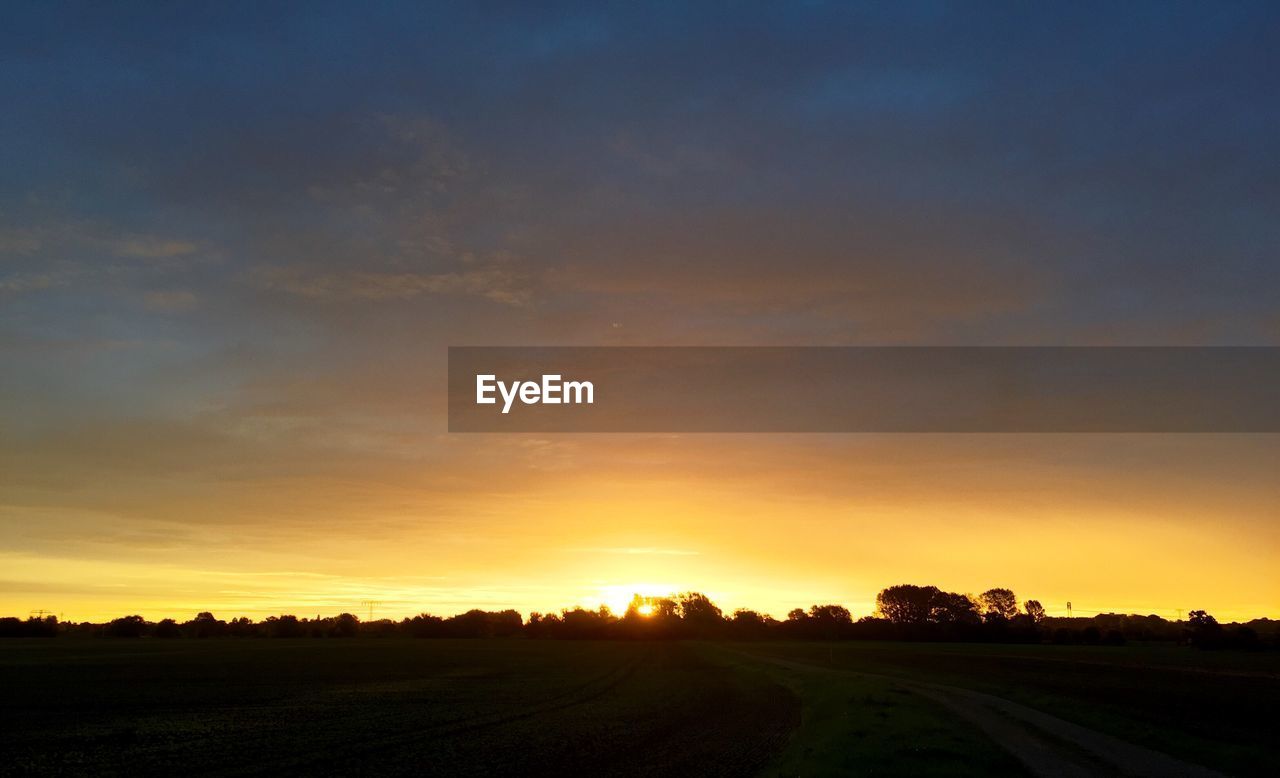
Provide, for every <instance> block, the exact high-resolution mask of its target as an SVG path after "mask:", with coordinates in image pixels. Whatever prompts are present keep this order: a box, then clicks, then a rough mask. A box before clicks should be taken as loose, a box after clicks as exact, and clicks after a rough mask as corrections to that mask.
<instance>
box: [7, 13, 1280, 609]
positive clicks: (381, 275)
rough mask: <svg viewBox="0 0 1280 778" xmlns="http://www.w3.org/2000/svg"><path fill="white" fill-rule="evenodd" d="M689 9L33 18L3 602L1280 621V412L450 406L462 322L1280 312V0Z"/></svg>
mask: <svg viewBox="0 0 1280 778" xmlns="http://www.w3.org/2000/svg"><path fill="white" fill-rule="evenodd" d="M687 5H688V4H684V3H675V4H671V5H670V6H665V7H664V6H662V5H661V4H629V5H622V6H619V7H617V8H614V9H604V8H593V7H592V6H589V5H584V6H573V5H568V4H566V5H563V6H556V8H555V10H552V11H548V10H540V11H538V12H534V11H532V10H530V9H525V8H524V7H523V6H522V5H521V4H512V5H511V6H510V7H501V6H496V5H495V6H488V7H487V10H483V11H482V10H481V9H479V8H477V7H473V6H472V4H456V5H454V6H450V7H445V6H429V5H426V4H417V3H414V4H409V3H406V4H403V5H396V4H384V5H379V6H378V7H377V8H375V9H369V8H364V7H357V6H356V4H346V5H345V6H344V5H332V6H326V5H323V4H319V3H306V4H301V5H298V6H295V7H290V6H289V5H287V4H283V3H282V4H271V5H270V7H265V8H264V7H262V4H253V3H248V4H237V3H218V4H207V5H196V4H173V5H162V4H156V5H149V6H144V5H128V6H116V7H108V6H106V5H102V4H85V5H83V6H76V5H66V6H59V7H57V8H55V7H53V6H52V4H34V3H33V4H30V5H25V6H22V7H13V8H9V9H8V10H7V12H6V17H7V19H6V22H5V23H4V24H3V25H0V52H3V54H0V104H3V105H4V106H6V108H5V109H4V110H0V615H10V614H12V615H18V616H26V615H27V614H28V613H29V612H32V611H35V610H37V609H43V610H47V611H51V612H53V613H57V614H62V615H64V616H65V617H66V618H68V619H75V620H81V619H93V620H99V619H106V618H113V617H116V616H120V615H124V614H128V613H140V614H142V615H144V616H146V617H148V618H153V619H158V618H161V617H165V616H172V617H175V618H178V619H179V620H183V619H187V618H190V617H191V616H193V615H194V614H195V613H196V612H197V611H202V610H211V611H213V612H214V613H216V614H217V615H218V616H220V617H224V618H229V617H231V616H235V615H241V614H243V615H250V616H254V617H261V616H265V615H268V614H275V613H280V612H292V613H297V614H298V615H304V616H311V615H315V614H324V615H331V614H335V613H339V612H342V611H353V612H358V613H360V614H361V615H362V617H363V616H364V615H365V614H366V613H367V606H362V603H363V602H366V601H377V602H378V603H380V604H379V605H377V606H375V615H376V616H394V617H397V618H398V617H402V616H408V615H413V614H415V613H418V612H422V611H430V612H434V613H437V614H451V613H456V612H459V611H462V610H466V609H468V608H472V607H480V608H486V609H497V608H506V607H513V608H516V609H517V610H520V611H521V612H523V613H525V614H527V613H528V612H529V611H533V610H540V611H546V610H558V609H559V608H561V607H564V606H568V605H573V604H585V605H590V606H595V605H598V604H600V603H602V602H603V603H608V604H613V605H615V606H617V605H619V604H623V603H625V602H626V601H627V600H629V599H630V596H631V594H632V593H633V592H640V593H643V594H661V593H666V592H672V591H685V590H698V591H704V592H706V593H708V594H709V595H711V597H712V598H713V599H715V600H716V601H717V602H718V603H719V604H720V605H721V606H723V607H725V608H726V609H729V610H731V609H733V608H736V607H753V608H757V609H760V610H764V611H768V612H771V613H773V614H774V615H775V616H783V615H784V614H785V613H786V611H787V610H789V609H791V608H793V607H807V606H808V605H811V604H813V603H815V602H823V603H826V602H834V603H842V604H845V605H846V606H848V607H849V608H850V609H851V610H852V611H853V612H854V615H855V616H862V615H866V614H868V613H869V612H870V611H871V609H872V608H873V606H874V598H875V594H876V592H877V591H878V590H879V589H881V588H883V587H885V586H888V585H891V584H896V583H919V584H936V585H938V586H941V587H944V588H947V589H952V590H956V591H961V592H974V593H977V592H981V591H982V590H984V589H987V588H990V587H992V586H1007V587H1010V588H1012V589H1014V590H1015V591H1016V592H1017V593H1018V595H1019V596H1020V598H1021V599H1026V598H1030V597H1035V598H1037V599H1040V600H1041V601H1042V602H1044V604H1045V606H1046V607H1047V608H1048V609H1049V611H1050V613H1053V614H1064V613H1065V603H1066V602H1067V601H1068V600H1070V601H1072V602H1073V603H1074V605H1075V608H1076V611H1077V614H1078V615H1081V614H1082V615H1090V614H1091V613H1093V612H1096V611H1108V610H1120V611H1125V612H1130V611H1132V612H1141V613H1149V612H1155V613H1159V614H1161V615H1164V616H1167V617H1174V616H1175V615H1176V614H1177V611H1178V609H1182V610H1183V611H1184V612H1185V611H1186V610H1188V609H1192V608H1207V609H1208V610H1210V612H1212V613H1214V614H1215V615H1217V616H1218V617H1219V619H1233V618H1241V619H1247V618H1251V617H1256V616H1271V617H1273V618H1276V617H1280V572H1278V571H1280V477H1278V476H1280V436H1277V435H1274V434H1271V435H1264V434H1256V435H1215V434H1198V435H1154V434H1148V435H1139V434H1132V435H1115V434H1112V435H1108V434H1093V435H1085V434H1081V435H1017V434H1012V435H941V434H938V435H906V434H899V435H857V434H846V435H834V434H833V435H542V436H538V435H501V434H496V435H463V434H449V433H448V432H447V429H446V418H445V387H446V381H445V379H446V375H445V363H446V349H447V347H448V346H451V345H454V346H457V345H1280V306H1277V299H1278V298H1280V292H1278V290H1280V261H1278V260H1280V217H1278V214H1280V175H1277V171H1280V140H1278V139H1280V7H1277V6H1276V5H1275V4H1274V3H1256V4H1251V3H1231V4H1222V3H1205V4H1201V5H1189V4H1171V3H1155V4H1143V3H1124V4H1119V3H1108V4H1098V5H1094V4H1089V3H1071V4H1069V5H1065V4H1064V5H1063V6H1061V7H1057V8H1053V9H1049V8H1047V7H1045V6H1043V5H1041V4H1027V3H1014V4H1009V5H986V6H975V5H972V4H949V3H925V4H906V3H903V4H896V3H895V4H891V5H890V4H872V5H866V6H862V5H857V4H850V5H845V4H833V5H830V6H828V5H825V4H822V3H814V4H804V5H802V6H797V7H794V8H789V9H784V8H783V7H782V5H781V4H779V5H778V6H776V7H773V8H769V7H765V6H756V5H752V4H743V5H740V6H738V5H735V6H733V7H732V8H730V7H729V6H726V5H724V4H706V5H705V6H704V7H703V8H702V9H701V10H698V9H696V8H695V9H690V8H688V7H687ZM304 11H305V12H304Z"/></svg>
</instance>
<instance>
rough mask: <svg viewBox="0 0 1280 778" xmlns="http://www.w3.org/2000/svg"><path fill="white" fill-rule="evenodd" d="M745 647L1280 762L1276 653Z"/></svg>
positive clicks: (1218, 759)
mask: <svg viewBox="0 0 1280 778" xmlns="http://www.w3.org/2000/svg"><path fill="white" fill-rule="evenodd" d="M750 648H751V650H752V651H756V652H760V653H763V654H766V655H770V656H776V657H781V658H787V659H792V660H802V661H806V662H812V663H815V664H822V665H830V666H834V667H838V668H841V669H846V670H856V671H863V672H868V673H876V674H882V675H884V676H889V677H901V678H905V679H913V680H926V681H935V682H938V683H945V684H950V685H953V686H959V687H963V688H968V689H974V690H977V691H983V692H988V693H991V694H995V695H997V696H1000V697H1004V698H1007V699H1010V700H1014V701H1017V702H1021V703H1024V704H1026V705H1030V706H1031V707H1034V708H1037V709H1040V710H1043V711H1045V712H1047V713H1051V714H1053V715H1055V716H1058V717H1060V718H1063V719H1066V720H1068V721H1074V722H1076V723H1079V724H1082V725H1084V726H1087V727H1090V728H1092V729H1096V730H1099V731H1102V732H1106V733H1108V734H1112V735H1116V736H1118V737H1120V738H1122V739H1125V740H1128V741H1130V742H1133V743H1138V744H1141V745H1145V746H1148V747H1150V748H1153V749H1156V750H1158V751H1163V752H1165V753H1168V754H1170V755H1173V756H1176V757H1179V758H1182V759H1185V760H1187V761H1190V762H1195V763H1200V764H1203V765H1206V766H1208V767H1213V768H1215V769H1218V770H1222V771H1224V772H1227V773H1230V774H1233V775H1273V774H1274V766H1275V765H1276V764H1280V746H1278V745H1277V741H1276V739H1275V737H1274V726H1275V724H1274V722H1275V719H1274V714H1275V710H1276V705H1277V703H1280V656H1277V655H1276V654H1275V653H1274V652H1268V653H1241V652H1202V651H1197V650H1195V649H1190V648H1185V647H1176V646H1164V645H1161V646H1124V647H1098V646H1094V647H1089V646H1039V645H1032V646H1010V645H983V644H928V643H871V642H850V643H840V644H835V645H834V646H833V645H831V644H818V643H808V644H806V643H774V644H761V645H756V646H751V647H750Z"/></svg>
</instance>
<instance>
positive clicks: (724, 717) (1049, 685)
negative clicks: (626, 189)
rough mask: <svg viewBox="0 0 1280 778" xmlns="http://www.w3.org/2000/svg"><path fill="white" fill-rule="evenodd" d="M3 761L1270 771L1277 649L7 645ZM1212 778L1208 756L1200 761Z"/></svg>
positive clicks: (24, 764)
mask: <svg viewBox="0 0 1280 778" xmlns="http://www.w3.org/2000/svg"><path fill="white" fill-rule="evenodd" d="M0 689H3V702H2V708H0V730H3V732H4V737H3V738H2V739H0V772H3V773H6V774H50V773H86V772H90V773H94V774H112V773H114V774H124V773H130V774H137V773H139V772H150V773H156V772H164V773H174V772H184V773H197V774H200V773H219V774H257V773H267V772H272V773H334V774H337V773H340V774H369V775H388V774H391V775H394V774H407V773H413V774H418V775H421V774H438V775H468V774H470V775H481V774H485V775H491V774H513V773H514V774H539V773H540V774H550V773H555V774H582V775H658V774H680V775H749V774H758V773H764V774H782V775H797V774H803V775H821V774H842V773H864V774H865V773H873V774H890V775H921V774H935V775H986V774H1000V775H1016V774H1026V773H1031V774H1035V773H1041V774H1047V773H1050V772H1052V773H1054V774H1073V773H1077V774H1092V775H1098V774H1108V773H1115V772H1128V773H1131V774H1132V773H1136V774H1143V773H1146V774H1153V775H1165V774H1171V771H1174V772H1176V771H1181V772H1184V774H1197V772H1198V771H1200V770H1202V769H1204V768H1209V769H1212V770H1217V771H1219V772H1223V773H1229V774H1243V775H1264V774H1272V773H1271V771H1272V769H1273V768H1274V765H1275V764H1277V763H1280V749H1277V747H1276V745H1274V742H1273V741H1274V737H1273V734H1274V731H1273V728H1274V721H1275V719H1274V712H1275V710H1276V707H1277V703H1278V702H1280V661H1277V657H1276V656H1275V654H1273V653H1263V654H1242V653H1228V652H1221V653H1211V652H1199V651H1195V650H1191V649H1179V648H1174V647H1153V648H1145V647H1137V646H1128V647H1123V648H1078V647H1077V648H1068V647H1051V646H1008V645H954V644H952V645H929V644H884V643H838V644H832V643H798V642H797V643H742V644H707V643H702V644H699V643H680V642H573V641H531V640H487V641H486V640H475V641H445V640H419V641H414V640H400V639H396V640H371V639H357V640H315V641H312V640H280V641H271V640H173V641H161V640H132V641H129V640H92V639H85V640H73V639H62V640H47V641H38V640H9V641H0ZM1201 774H1205V773H1201Z"/></svg>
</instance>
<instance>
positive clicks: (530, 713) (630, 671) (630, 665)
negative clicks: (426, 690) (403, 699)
mask: <svg viewBox="0 0 1280 778" xmlns="http://www.w3.org/2000/svg"><path fill="white" fill-rule="evenodd" d="M647 661H649V657H647V656H639V657H633V658H631V659H629V660H627V661H625V662H622V663H621V664H619V665H617V666H616V667H613V668H611V669H610V670H609V671H607V672H605V673H602V674H600V675H598V676H596V677H595V678H593V679H591V680H589V681H586V682H585V683H582V684H580V685H578V686H577V687H575V688H573V689H570V690H569V691H566V692H564V693H563V694H560V695H557V696H555V697H551V698H548V699H546V700H543V701H541V702H540V703H538V704H536V705H530V706H526V707H523V708H519V709H516V710H506V711H500V712H495V713H482V714H477V715H474V716H463V717H459V718H457V719H452V720H449V721H443V722H440V723H438V724H434V725H431V726H428V727H423V728H420V729H412V730H405V731H401V732H396V733H391V734H387V735H384V736H381V737H376V738H372V739H369V738H366V739H363V740H361V742H360V745H359V746H358V747H352V748H343V749H342V750H341V751H338V752H329V753H327V754H325V755H323V756H314V757H313V756H310V755H291V756H284V757H280V758H277V759H267V760H259V761H257V762H256V763H255V764H254V765H253V767H252V768H251V769H229V770H218V771H217V772H218V774H220V775H256V774H260V773H264V772H269V771H271V770H274V769H300V768H306V767H308V766H316V765H321V764H323V765H326V766H327V767H330V768H331V767H333V766H334V764H335V763H336V762H347V761H350V760H352V759H356V758H359V757H361V756H366V755H369V754H375V753H378V752H384V751H386V750H389V749H394V748H396V747H398V746H404V745H406V744H410V743H415V742H419V741H422V740H430V739H435V738H440V737H449V736H453V735H458V734H462V733H465V732H474V731H477V730H483V729H490V728H493V727H499V726H502V725H504V724H510V723H511V722H513V721H520V720H522V719H528V718H533V717H534V716H540V715H543V714H546V713H553V712H556V711H560V710H565V709H568V708H572V707H575V706H578V705H583V704H585V703H588V702H591V701H592V700H595V699H598V698H600V697H602V696H604V695H605V694H608V693H609V692H610V691H612V690H613V689H615V688H617V687H618V686H619V685H620V684H622V683H623V682H624V681H626V680H627V679H628V678H630V677H631V676H632V675H634V674H635V672H636V670H638V669H639V668H640V666H641V665H642V664H644V663H645V662H647Z"/></svg>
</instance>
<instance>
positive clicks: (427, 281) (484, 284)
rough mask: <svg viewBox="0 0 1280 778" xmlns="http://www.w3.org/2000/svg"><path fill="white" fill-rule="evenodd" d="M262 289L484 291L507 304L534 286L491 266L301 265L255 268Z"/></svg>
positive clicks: (374, 297) (401, 294) (343, 296)
mask: <svg viewBox="0 0 1280 778" xmlns="http://www.w3.org/2000/svg"><path fill="white" fill-rule="evenodd" d="M251 279H252V282H253V283H254V284H255V285H256V286H257V287H258V288H260V289H264V290H269V291H277V292H284V293H286V294H291V295H296V296H298V297H303V298H306V299H309V300H318V301H323V302H350V301H362V300H363V301H381V300H411V299H413V298H416V297H421V296H423V295H462V296H469V297H483V298H485V299H487V300H492V301H494V302H498V303H503V304H505V305H525V304H527V303H529V301H530V296H531V289H530V287H529V286H528V284H527V282H526V279H525V278H524V277H523V276H522V275H521V274H520V273H518V272H515V271H513V270H511V269H508V268H504V267H488V268H479V269H475V270H464V271H460V272H449V273H413V272H405V273H394V272H377V271H364V270H348V271H333V272H320V273H308V272H307V271H306V270H305V269H303V268H298V267H286V268H279V267H265V268H259V269H258V270H256V271H254V272H253V273H252V274H251Z"/></svg>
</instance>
